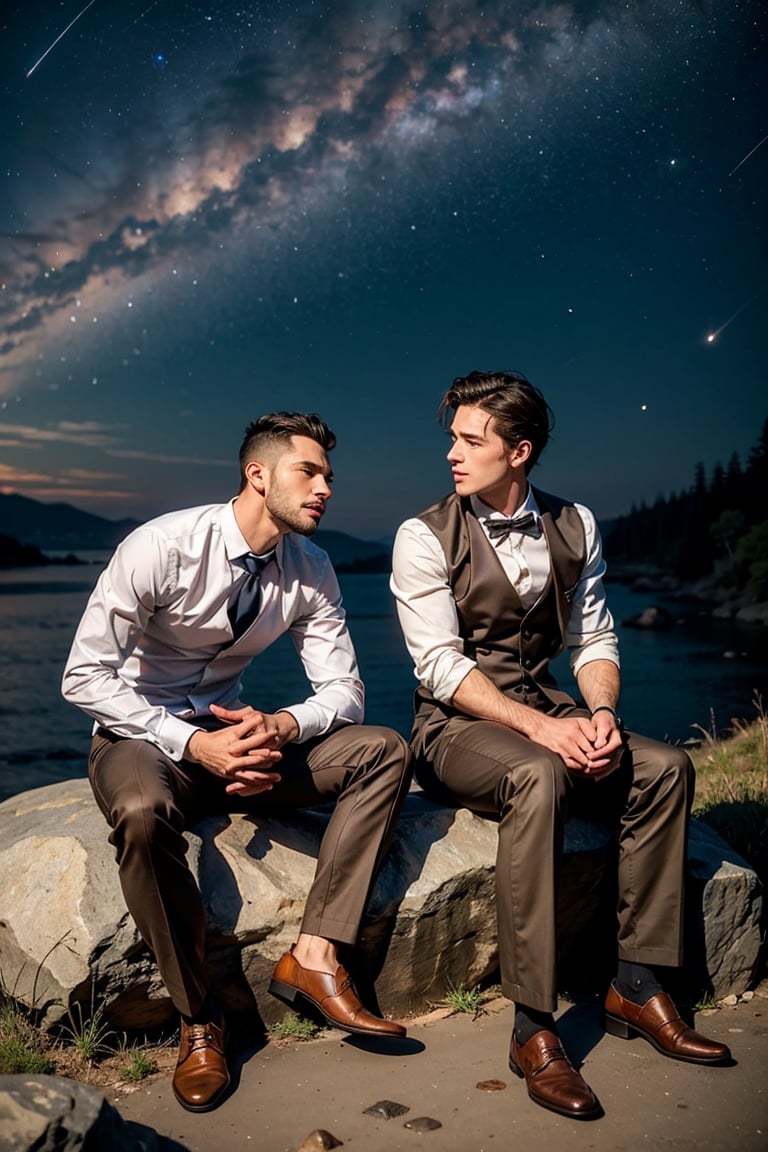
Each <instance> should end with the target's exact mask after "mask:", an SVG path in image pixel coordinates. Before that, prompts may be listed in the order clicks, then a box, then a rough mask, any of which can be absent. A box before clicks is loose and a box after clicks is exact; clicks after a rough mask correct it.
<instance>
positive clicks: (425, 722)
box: [412, 489, 586, 756]
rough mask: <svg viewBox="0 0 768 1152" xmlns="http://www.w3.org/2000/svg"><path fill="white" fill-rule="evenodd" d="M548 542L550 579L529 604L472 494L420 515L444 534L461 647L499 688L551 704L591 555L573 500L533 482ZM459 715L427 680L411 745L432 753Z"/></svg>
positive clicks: (558, 697)
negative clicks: (555, 666) (554, 668)
mask: <svg viewBox="0 0 768 1152" xmlns="http://www.w3.org/2000/svg"><path fill="white" fill-rule="evenodd" d="M534 495H535V497H536V502H537V503H538V505H539V510H540V512H541V520H542V525H543V528H544V536H545V539H546V542H547V546H548V548H549V557H550V575H549V579H548V581H547V586H546V588H545V589H544V591H543V593H542V594H541V596H540V597H539V599H538V600H537V601H536V603H535V604H534V605H533V606H532V607H531V608H529V609H528V610H527V611H526V609H525V608H524V607H523V605H522V604H521V602H520V597H519V596H518V594H517V592H516V591H515V589H514V587H513V586H512V584H510V582H509V579H508V577H507V575H506V573H505V572H504V570H503V568H502V566H501V564H500V562H499V559H498V556H497V555H496V550H495V548H494V547H493V545H492V544H491V543H490V542H489V540H488V538H487V537H486V535H485V533H484V532H483V530H482V528H481V527H480V525H479V523H478V522H477V518H476V517H475V515H474V513H473V512H472V509H471V506H470V503H469V500H466V499H463V498H461V497H459V496H457V495H456V494H455V493H452V494H451V495H450V496H447V497H445V499H444V500H441V501H440V502H439V503H437V504H433V505H432V507H431V508H428V509H427V510H426V512H423V513H422V514H421V515H420V517H419V519H420V520H423V521H424V523H425V524H426V525H427V526H428V527H429V528H430V530H431V531H432V532H433V533H434V534H435V536H436V537H437V539H438V540H439V542H440V546H441V548H442V549H443V553H444V554H445V560H446V565H447V568H448V580H449V583H450V587H451V591H452V592H453V597H454V600H455V601H456V611H457V613H458V617H459V634H460V635H461V637H462V640H463V642H464V652H465V654H466V655H467V656H469V657H470V658H471V659H472V660H474V661H476V663H477V666H478V668H479V669H480V671H481V672H483V673H484V674H485V675H486V676H487V677H488V679H489V680H492V681H493V683H494V684H495V685H496V687H497V688H499V689H500V690H501V691H502V692H506V693H508V694H510V695H515V696H516V697H518V698H519V699H521V700H522V701H524V702H526V703H529V704H532V705H534V706H535V707H536V706H538V707H541V708H545V709H548V708H550V707H552V705H553V704H556V703H559V702H566V701H568V700H570V697H568V696H566V695H565V694H564V693H562V692H558V691H557V688H556V686H555V681H554V679H553V678H552V675H551V673H550V671H549V661H550V660H551V659H552V658H553V657H554V656H556V655H557V654H558V652H560V651H561V649H562V647H563V637H564V635H565V630H566V627H567V624H568V617H569V615H570V603H571V599H572V597H573V593H574V590H575V588H576V585H577V584H578V581H579V579H580V577H581V573H582V569H583V567H584V560H585V557H586V542H585V537H584V525H583V522H582V519H581V516H580V515H579V513H578V511H577V509H576V508H575V507H574V505H573V504H572V503H570V502H569V501H566V500H561V499H560V498H559V497H557V496H550V495H548V494H547V493H545V492H540V491H539V490H538V489H534ZM455 715H457V713H456V712H455V710H454V709H453V708H451V707H450V706H449V705H446V704H441V703H439V701H437V700H435V699H434V697H433V696H432V695H431V694H430V693H429V692H428V691H427V690H426V689H424V688H419V689H418V691H417V693H416V716H415V720H414V726H413V733H412V746H413V749H414V752H415V753H416V754H417V755H419V756H428V754H429V746H430V744H431V742H432V740H433V739H434V737H435V736H437V735H438V734H439V732H440V730H441V729H442V727H443V725H444V724H445V723H446V722H447V721H448V720H449V719H450V718H451V717H452V716H455Z"/></svg>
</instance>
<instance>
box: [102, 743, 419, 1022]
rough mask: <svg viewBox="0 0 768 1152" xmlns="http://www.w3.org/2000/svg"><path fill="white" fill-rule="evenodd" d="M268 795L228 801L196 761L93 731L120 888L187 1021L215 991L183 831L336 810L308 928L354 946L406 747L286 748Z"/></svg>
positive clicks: (404, 775) (403, 784)
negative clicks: (223, 820)
mask: <svg viewBox="0 0 768 1152" xmlns="http://www.w3.org/2000/svg"><path fill="white" fill-rule="evenodd" d="M282 752H283V758H282V760H281V761H280V765H279V769H278V770H279V771H280V772H281V774H282V780H281V782H280V783H279V784H276V785H275V786H274V788H273V789H272V791H270V792H268V793H264V794H262V795H259V796H254V797H250V798H242V797H232V796H229V795H228V794H227V793H226V791H225V787H226V781H225V780H223V779H221V778H220V777H216V776H214V775H212V774H211V773H210V772H208V771H206V769H205V768H203V767H202V766H201V765H199V764H194V763H192V762H190V761H186V760H182V761H180V762H176V761H173V760H171V759H170V758H169V757H168V756H166V755H165V754H164V753H163V752H161V751H160V749H159V748H157V747H156V746H155V745H154V744H150V743H149V742H148V741H146V740H129V739H123V738H121V737H119V736H114V735H112V734H111V733H108V732H104V731H100V732H98V733H97V734H96V735H95V736H94V738H93V741H92V744H91V753H90V759H89V766H88V775H89V779H90V782H91V787H92V788H93V792H94V795H95V797H96V801H97V803H98V805H99V807H100V808H101V811H102V812H103V813H104V816H105V817H106V819H107V822H108V823H109V825H110V827H111V828H112V833H111V835H110V837H109V841H110V843H111V844H112V845H113V846H114V848H115V852H116V857H117V863H118V865H119V869H120V883H121V886H122V889H123V894H124V896H125V902H126V904H127V906H128V910H129V911H130V913H131V915H132V916H133V919H134V921H135V923H136V926H137V927H138V929H139V931H140V932H141V935H142V936H143V938H144V940H145V941H146V943H147V944H148V945H149V947H150V948H151V950H152V952H153V954H154V957H155V960H156V961H157V966H158V969H159V971H160V975H161V976H162V978H163V981H164V983H165V985H166V988H167V989H168V993H169V995H170V997H171V1000H172V1001H173V1003H174V1005H175V1007H176V1008H177V1009H178V1011H179V1012H181V1013H182V1014H184V1015H188V1016H192V1015H194V1014H195V1013H197V1012H198V1011H199V1010H200V1009H201V1008H202V1006H203V1004H204V1002H205V998H206V995H207V992H208V979H207V975H206V971H205V962H204V961H205V916H204V911H203V903H202V898H201V895H200V891H199V889H198V887H197V884H196V882H195V879H194V877H193V875H192V873H191V871H190V869H189V867H188V865H187V861H186V852H187V842H186V840H185V838H184V836H183V832H184V829H185V827H186V826H187V825H188V824H189V823H190V822H192V821H194V820H197V819H200V818H202V817H203V816H212V815H215V814H218V813H225V812H231V811H239V812H242V811H246V812H252V813H254V814H257V813H266V812H269V811H270V810H273V809H275V808H302V807H310V806H312V805H314V804H321V803H325V802H328V801H331V800H334V801H335V807H334V810H333V814H332V815H331V819H330V822H329V824H328V827H327V828H326V831H325V834H324V835H323V839H322V843H321V845H320V851H319V853H318V860H317V869H316V872H315V879H314V881H313V884H312V888H311V890H310V892H309V895H308V897H307V901H306V907H305V912H304V918H303V921H302V926H301V927H302V931H303V932H309V933H312V934H315V935H318V936H324V937H326V938H327V939H329V940H335V941H338V942H339V943H344V944H354V943H355V941H356V939H357V934H358V930H359V927H360V921H361V919H362V916H363V912H364V909H365V904H366V901H367V898H368V893H369V890H370V887H371V884H372V882H373V878H374V876H375V873H376V870H377V868H378V866H379V864H380V862H381V860H382V857H383V855H384V853H385V851H386V848H387V845H388V842H389V840H390V838H391V834H392V831H393V828H394V824H395V821H396V819H397V814H398V812H399V810H400V807H401V805H402V802H403V800H404V799H405V796H406V794H407V791H408V785H409V779H410V773H409V754H408V748H407V745H406V743H405V741H404V740H403V739H402V737H401V736H399V735H398V734H397V733H396V732H393V731H391V730H390V729H388V728H376V727H370V726H362V725H353V726H351V727H346V728H341V729H339V730H337V731H335V732H332V733H330V734H329V735H328V736H324V737H320V738H318V739H317V740H310V741H307V742H306V743H302V744H287V745H285V747H284V748H283V749H282Z"/></svg>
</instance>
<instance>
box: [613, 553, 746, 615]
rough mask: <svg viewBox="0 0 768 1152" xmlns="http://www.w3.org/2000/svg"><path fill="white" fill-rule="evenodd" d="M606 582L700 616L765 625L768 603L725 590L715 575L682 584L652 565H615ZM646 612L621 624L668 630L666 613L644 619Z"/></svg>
mask: <svg viewBox="0 0 768 1152" xmlns="http://www.w3.org/2000/svg"><path fill="white" fill-rule="evenodd" d="M609 580H610V582H613V583H615V584H623V585H625V586H626V587H628V588H630V589H631V591H633V592H638V593H643V594H648V595H652V596H655V597H657V598H658V599H659V600H661V601H665V602H671V603H675V604H689V605H693V606H695V608H696V611H697V612H698V613H699V614H702V613H707V614H709V615H711V616H712V617H713V619H716V620H732V621H734V623H736V624H744V625H746V626H752V625H756V626H758V627H766V626H768V601H755V600H754V599H753V598H752V597H751V596H750V595H749V593H748V592H747V591H746V590H745V589H739V588H725V587H723V585H722V584H721V583H720V582H719V581H718V579H717V577H716V576H702V577H701V578H700V579H699V580H696V581H694V582H692V583H683V582H682V581H681V580H678V579H677V577H676V576H673V575H672V574H671V573H670V572H666V571H664V569H662V568H656V567H654V566H653V565H651V564H620V563H614V564H611V566H610V576H609ZM646 611H647V610H646ZM646 611H644V612H642V613H639V614H638V615H637V616H635V617H632V618H631V619H630V620H625V621H623V623H625V624H628V625H629V626H630V627H637V628H659V627H669V624H670V623H671V622H672V620H671V617H670V614H669V613H666V614H665V613H664V612H663V611H661V612H656V613H653V612H651V613H648V615H647V616H646ZM643 617H645V619H643Z"/></svg>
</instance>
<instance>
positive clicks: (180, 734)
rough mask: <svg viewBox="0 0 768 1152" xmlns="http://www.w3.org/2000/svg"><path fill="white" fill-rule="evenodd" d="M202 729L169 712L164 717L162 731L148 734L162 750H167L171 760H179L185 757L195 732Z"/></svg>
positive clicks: (166, 752)
mask: <svg viewBox="0 0 768 1152" xmlns="http://www.w3.org/2000/svg"><path fill="white" fill-rule="evenodd" d="M201 731H203V729H201V728H198V727H197V725H195V724H189V723H187V721H186V720H180V719H179V717H178V716H173V715H172V714H171V713H168V714H167V715H166V716H164V717H163V721H162V723H161V725H160V731H159V732H148V733H147V735H148V736H149V739H150V740H151V742H152V743H153V744H155V745H156V746H157V747H158V748H159V749H160V751H161V752H165V754H166V756H170V758H171V760H176V761H179V760H183V759H184V753H185V752H186V749H187V744H189V742H190V740H191V739H192V735H193V733H195V732H201Z"/></svg>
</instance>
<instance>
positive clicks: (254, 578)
mask: <svg viewBox="0 0 768 1152" xmlns="http://www.w3.org/2000/svg"><path fill="white" fill-rule="evenodd" d="M273 555H274V553H272V552H270V553H269V555H268V556H255V555H254V554H253V552H246V553H245V555H244V556H236V557H235V558H234V560H233V561H232V563H233V564H237V566H238V568H244V569H245V571H246V572H247V573H248V576H247V578H246V579H245V580H244V581H243V583H242V584H241V585H240V588H239V591H238V593H237V598H236V599H235V600H233V601H232V603H231V604H230V606H229V609H228V614H229V622H230V624H231V625H232V634H233V636H234V639H235V640H237V639H238V637H240V636H242V634H243V633H244V632H245V631H246V630H247V629H248V628H249V627H250V626H251V624H252V623H253V622H254V620H255V619H256V617H257V616H258V614H259V603H260V601H261V574H262V572H263V571H264V569H265V568H266V566H267V564H268V563H269V561H270V560H271V559H272V556H273Z"/></svg>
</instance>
